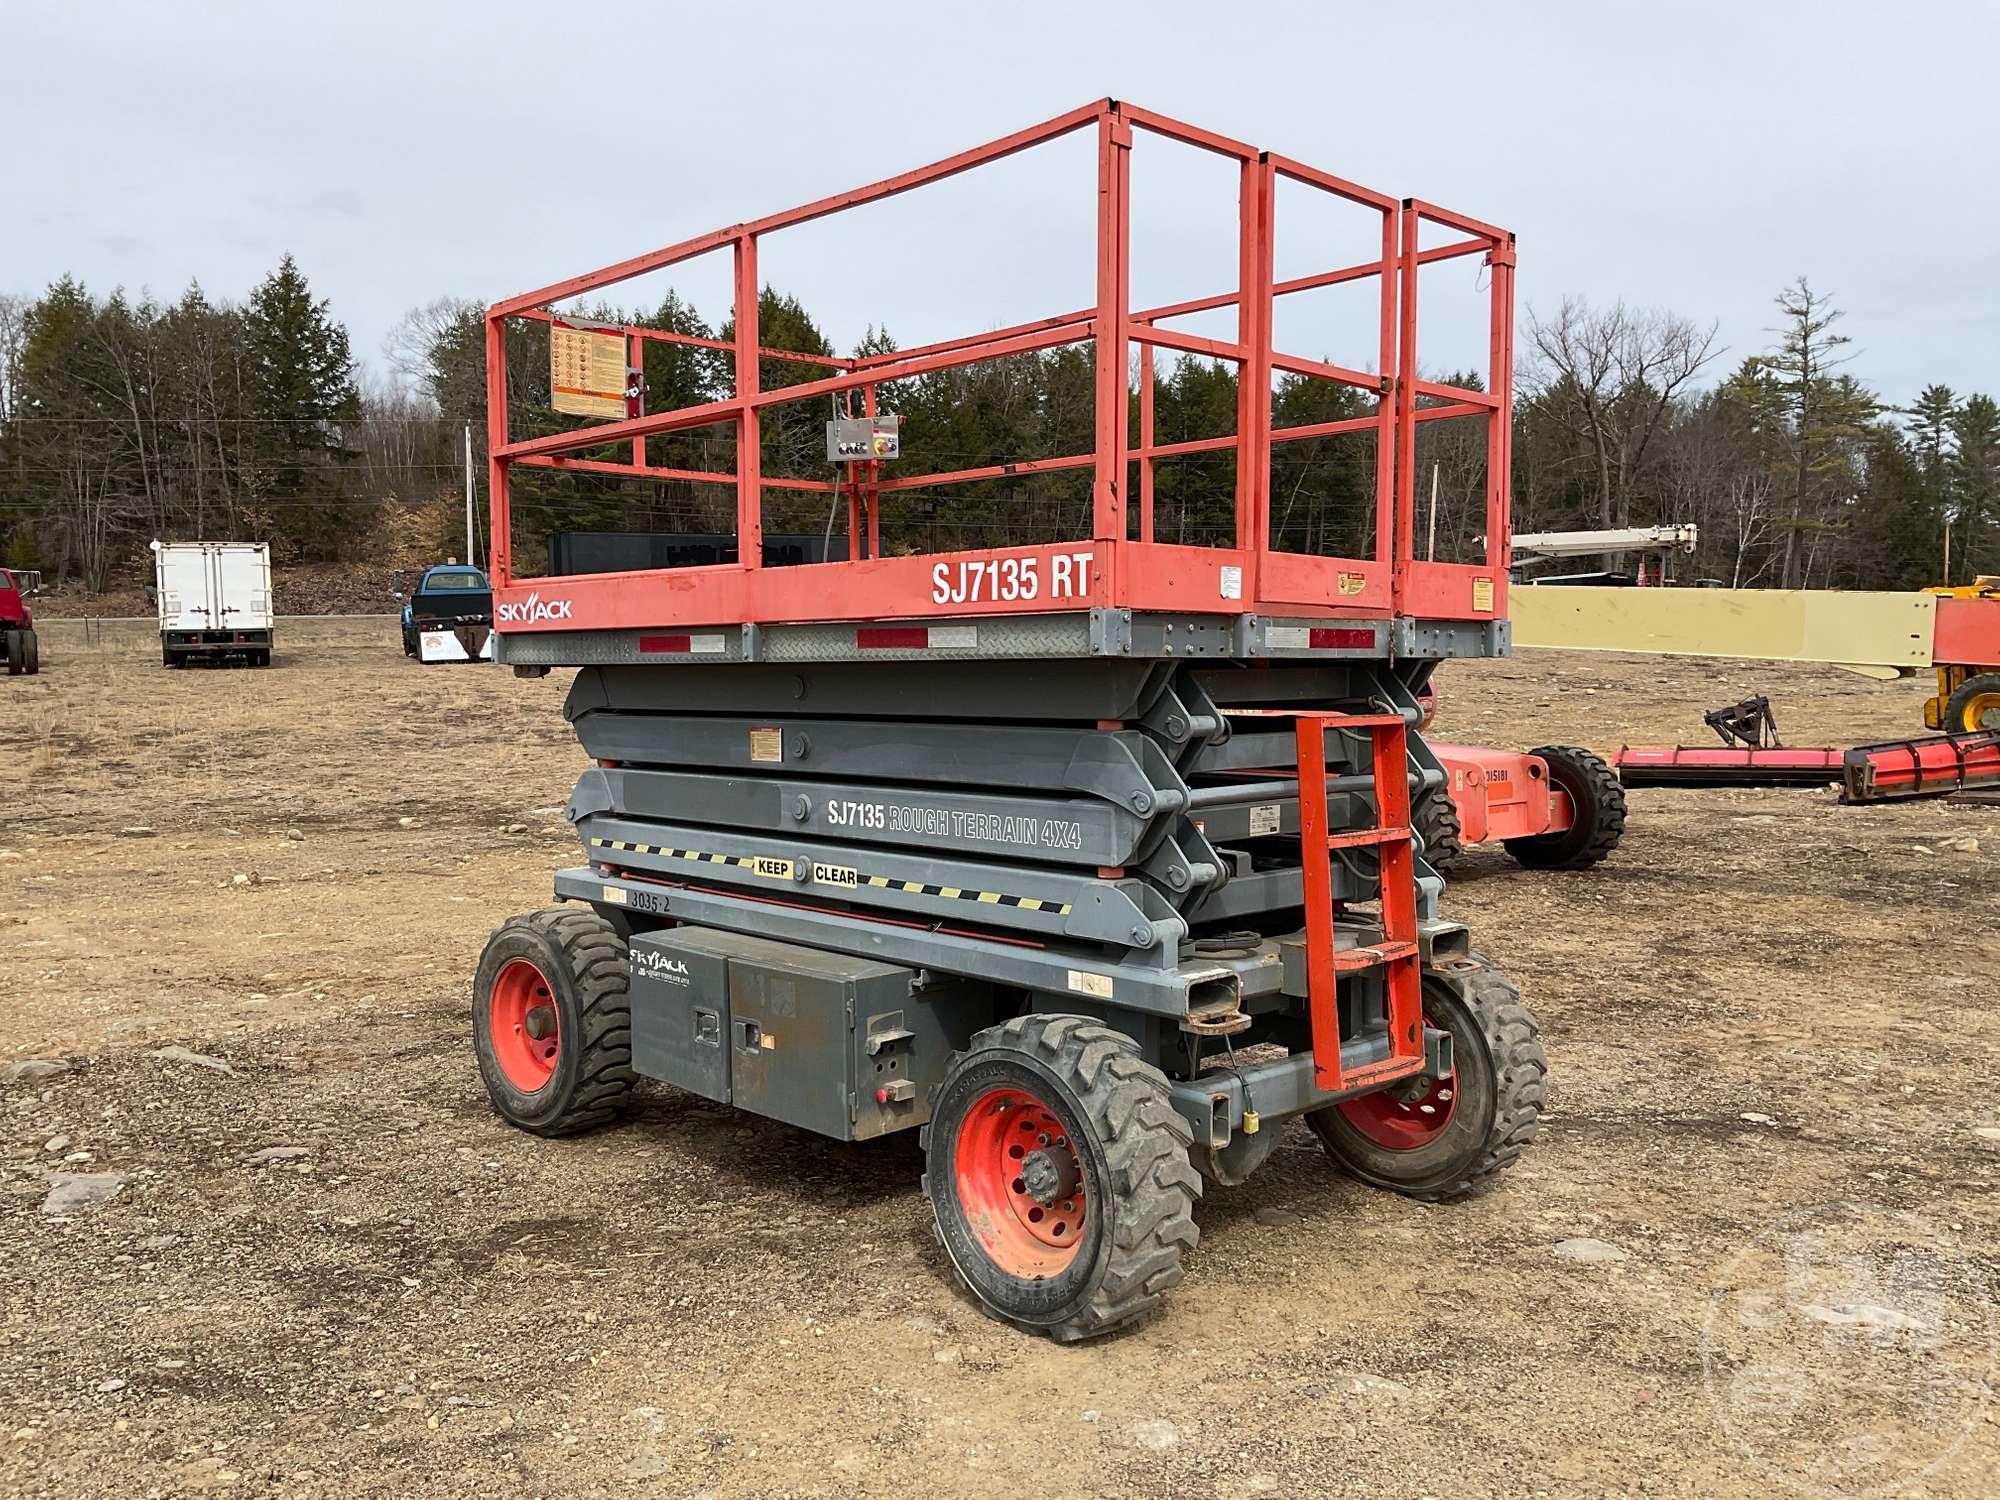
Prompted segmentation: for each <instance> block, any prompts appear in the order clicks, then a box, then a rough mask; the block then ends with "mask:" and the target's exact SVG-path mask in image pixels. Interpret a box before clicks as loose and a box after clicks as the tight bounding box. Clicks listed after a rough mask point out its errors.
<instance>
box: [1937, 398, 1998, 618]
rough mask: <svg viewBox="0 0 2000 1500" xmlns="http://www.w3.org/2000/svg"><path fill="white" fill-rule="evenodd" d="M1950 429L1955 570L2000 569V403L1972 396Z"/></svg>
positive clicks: (1962, 576)
mask: <svg viewBox="0 0 2000 1500" xmlns="http://www.w3.org/2000/svg"><path fill="white" fill-rule="evenodd" d="M1951 435H1952V444H1953V449H1954V451H1953V453H1952V456H1951V491H1950V493H1951V511H1952V545H1951V551H1952V564H1951V576H1952V578H1954V579H1958V580H1960V581H1970V580H1971V579H1973V578H1975V577H1979V576H1983V575H1988V574H2000V404H1996V403H1995V402H1994V400H1993V398H1992V397H1991V396H1968V397H1967V398H1966V400H1965V404H1964V405H1963V406H1962V407H1960V408H1959V409H1958V411H1957V412H1956V413H1954V414H1953V416H1952V419H1951ZM1961 559H1962V561H1961ZM1946 581H1947V582H1949V581H1950V580H1949V579H1947V580H1946Z"/></svg>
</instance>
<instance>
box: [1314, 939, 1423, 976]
mask: <svg viewBox="0 0 2000 1500" xmlns="http://www.w3.org/2000/svg"><path fill="white" fill-rule="evenodd" d="M1416 956H1417V945H1416V944H1415V943H1370V944H1369V945H1368V946H1367V947H1365V948H1341V949H1338V950H1336V951H1335V953H1334V955H1333V972H1334V973H1336V974H1352V973H1354V972H1355V971H1356V970H1359V969H1375V968H1380V967H1381V966H1382V965H1383V964H1392V963H1395V962H1396V961H1397V960H1398V959H1404V958H1415V957H1416Z"/></svg>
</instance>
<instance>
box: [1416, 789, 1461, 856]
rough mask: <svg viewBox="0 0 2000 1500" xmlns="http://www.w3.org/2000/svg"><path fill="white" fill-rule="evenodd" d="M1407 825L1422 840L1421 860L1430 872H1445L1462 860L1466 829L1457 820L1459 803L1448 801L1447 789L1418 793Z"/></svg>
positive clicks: (1449, 798) (1448, 793)
mask: <svg viewBox="0 0 2000 1500" xmlns="http://www.w3.org/2000/svg"><path fill="white" fill-rule="evenodd" d="M1445 774H1446V775H1450V774H1451V773H1450V772H1448V771H1447V772H1446V773H1445ZM1410 826H1411V827H1412V828H1414V829H1415V830H1416V834H1417V837H1418V838H1420V839H1422V840H1423V842H1424V861H1425V863H1427V864H1428V865H1429V866H1430V867H1431V868H1432V869H1433V870H1437V871H1440V872H1442V871H1445V870H1448V869H1450V868H1451V867H1452V866H1453V865H1455V864H1457V863H1458V862H1459V860H1460V859H1462V858H1463V857H1464V855H1465V826H1464V824H1463V823H1461V822H1460V821H1459V816H1458V804H1457V803H1456V802H1454V801H1452V800H1451V791H1450V789H1449V788H1447V787H1436V788H1434V789H1432V790H1431V791H1427V792H1423V793H1420V794H1419V795H1418V797H1417V800H1416V802H1415V804H1414V805H1413V806H1412V807H1411V809H1410Z"/></svg>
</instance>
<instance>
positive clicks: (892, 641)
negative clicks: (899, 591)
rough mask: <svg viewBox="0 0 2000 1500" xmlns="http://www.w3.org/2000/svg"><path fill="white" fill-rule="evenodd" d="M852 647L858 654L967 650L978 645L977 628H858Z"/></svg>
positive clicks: (916, 626)
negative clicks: (860, 651)
mask: <svg viewBox="0 0 2000 1500" xmlns="http://www.w3.org/2000/svg"><path fill="white" fill-rule="evenodd" d="M854 644H855V646H856V648H857V649H859V650H862V651H969V650H972V649H973V648H975V647H977V646H978V644H979V627H978V626H977V625H861V626H857V627H856V628H855V631H854Z"/></svg>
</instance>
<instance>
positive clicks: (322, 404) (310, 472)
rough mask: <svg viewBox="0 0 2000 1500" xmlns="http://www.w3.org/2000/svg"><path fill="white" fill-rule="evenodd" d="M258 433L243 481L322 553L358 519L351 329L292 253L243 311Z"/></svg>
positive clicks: (297, 536)
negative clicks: (351, 433)
mask: <svg viewBox="0 0 2000 1500" xmlns="http://www.w3.org/2000/svg"><path fill="white" fill-rule="evenodd" d="M243 340H244V350H245V355H246V361H245V366H246V375H247V383H248V387H249V390H248V397H249V401H248V405H249V410H250V416H251V418H252V422H251V432H252V442H251V444H250V445H249V453H250V467H251V472H250V474H248V475H247V476H246V481H247V484H246V487H247V488H248V489H249V491H250V493H251V494H253V495H255V496H256V497H257V498H258V499H260V500H263V501H266V502H268V503H269V509H270V522H269V529H270V530H271V531H272V532H273V533H274V534H275V535H277V536H278V537H280V538H282V539H284V540H286V541H289V542H291V543H292V544H293V545H294V546H295V547H296V548H297V549H298V550H299V551H300V553H302V554H303V555H308V556H315V557H326V556H331V555H332V554H333V552H334V551H335V550H336V547H337V545H338V543H339V541H340V539H341V538H342V537H343V536H344V535H347V534H348V533H349V532H350V531H351V530H352V529H353V527H354V525H355V523H356V522H357V521H358V520H360V519H361V514H360V507H359V505H358V504H357V502H356V497H355V496H353V495H352V494H351V492H350V481H351V472H350V471H351V470H352V468H353V464H354V460H355V458H356V457H357V455H356V453H355V452H354V451H353V449H352V448H350V446H349V445H348V442H347V431H348V429H350V428H351V427H352V426H353V425H354V424H355V423H356V422H358V421H359V420H360V416H361V397H360V393H359V392H358V391H357V390H356V389H355V384H354V359H353V355H352V354H351V352H350V351H349V348H348V341H347V329H346V328H345V327H343V326H342V325H341V324H340V323H339V322H337V321H336V320H335V319H334V318H333V317H332V315H331V314H330V313H329V312H328V311H327V302H326V300H325V299H324V298H322V299H320V300H318V301H315V300H314V299H313V295H312V288H311V287H310V286H309V285H308V284H307V282H306V278H305V276H304V274H303V273H302V272H301V271H300V270H299V268H298V264H297V263H296V262H295V261H294V260H293V259H292V257H291V256H290V255H287V256H285V258H284V259H283V260H281V261H280V262H279V263H278V268H277V269H276V270H275V271H273V272H272V273H271V274H270V275H269V276H267V277H265V278H264V280H263V281H262V282H260V283H259V284H258V286H257V288H256V290H255V291H253V292H252V293H251V294H250V305H249V306H248V308H246V309H245V311H244V314H243Z"/></svg>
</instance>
